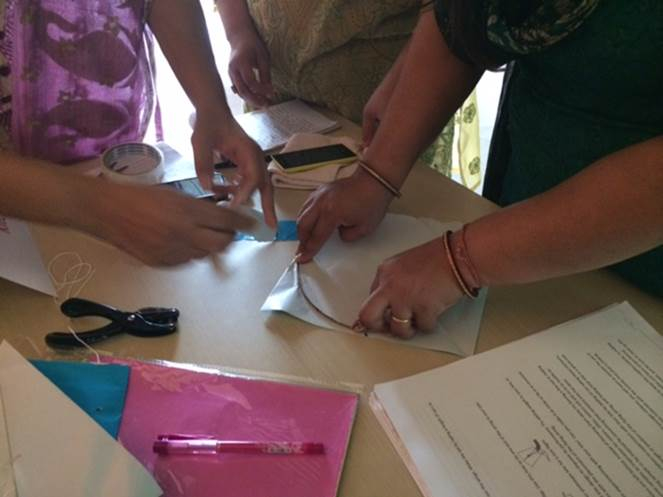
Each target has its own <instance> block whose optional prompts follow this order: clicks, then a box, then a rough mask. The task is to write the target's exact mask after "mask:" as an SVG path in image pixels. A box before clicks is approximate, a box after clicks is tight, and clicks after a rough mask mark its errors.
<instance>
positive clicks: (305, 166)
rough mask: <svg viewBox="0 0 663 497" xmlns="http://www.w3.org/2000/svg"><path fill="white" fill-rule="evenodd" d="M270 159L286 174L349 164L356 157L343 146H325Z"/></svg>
mask: <svg viewBox="0 0 663 497" xmlns="http://www.w3.org/2000/svg"><path fill="white" fill-rule="evenodd" d="M272 159H273V160H274V162H276V163H277V164H278V165H280V166H281V167H282V168H283V170H284V171H286V172H288V173H296V172H301V171H308V170H309V169H315V168H316V167H321V166H325V165H327V164H331V163H334V164H339V163H340V164H351V163H352V162H354V161H356V160H357V155H356V154H355V153H354V152H353V151H352V150H350V149H349V148H348V147H346V146H345V145H341V144H335V145H325V146H324V147H316V148H307V149H304V150H295V151H292V152H283V153H281V154H272Z"/></svg>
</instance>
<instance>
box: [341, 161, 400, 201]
mask: <svg viewBox="0 0 663 497" xmlns="http://www.w3.org/2000/svg"><path fill="white" fill-rule="evenodd" d="M352 178H353V180H354V181H355V182H357V184H358V185H360V186H361V189H362V191H365V192H367V195H370V196H371V197H378V198H380V200H382V201H383V202H384V203H385V204H389V203H391V201H392V200H393V199H394V198H395V196H394V195H393V193H392V192H391V191H389V189H388V188H385V186H384V185H382V184H381V183H380V182H379V181H377V180H376V179H375V177H373V176H371V175H370V174H369V173H368V172H367V171H366V170H365V169H363V168H362V167H360V166H357V170H356V171H355V173H354V174H353V175H352Z"/></svg>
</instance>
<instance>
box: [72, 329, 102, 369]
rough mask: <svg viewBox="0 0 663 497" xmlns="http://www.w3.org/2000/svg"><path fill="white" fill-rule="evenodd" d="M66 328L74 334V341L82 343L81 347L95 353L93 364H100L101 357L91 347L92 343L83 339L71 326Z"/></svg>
mask: <svg viewBox="0 0 663 497" xmlns="http://www.w3.org/2000/svg"><path fill="white" fill-rule="evenodd" d="M68 329H69V333H71V334H72V335H73V336H74V338H75V339H76V341H78V342H79V343H81V344H82V345H83V347H85V348H86V349H88V350H89V351H90V352H92V353H93V354H94V355H95V357H96V361H95V364H98V365H101V357H100V356H99V352H97V351H96V350H95V349H94V348H93V347H92V345H90V344H89V343H87V342H86V341H85V340H83V339H82V338H81V337H79V336H78V335H77V334H76V332H75V331H74V329H73V328H72V327H71V326H68Z"/></svg>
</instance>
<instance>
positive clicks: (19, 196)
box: [0, 151, 98, 229]
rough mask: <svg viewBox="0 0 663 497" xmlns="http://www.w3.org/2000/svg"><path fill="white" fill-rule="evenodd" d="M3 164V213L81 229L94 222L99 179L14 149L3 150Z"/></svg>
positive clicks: (0, 160) (0, 198)
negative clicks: (21, 153)
mask: <svg viewBox="0 0 663 497" xmlns="http://www.w3.org/2000/svg"><path fill="white" fill-rule="evenodd" d="M0 164H2V165H0V214H2V215H6V216H10V217H16V218H19V219H25V220H27V221H34V222H39V223H45V224H55V225H61V226H70V227H75V228H79V229H85V228H86V227H87V225H89V224H91V223H92V221H91V220H90V219H88V218H89V217H90V212H91V208H92V206H91V205H90V202H88V200H90V198H89V194H90V193H89V192H90V191H91V190H94V188H95V187H94V184H95V183H97V182H98V181H97V180H94V179H92V178H88V177H85V176H82V175H80V174H77V173H74V172H72V171H68V170H66V168H63V167H60V166H56V165H54V164H50V163H46V162H43V161H38V160H35V159H29V158H25V157H21V156H20V155H18V154H14V153H12V152H5V151H0ZM92 195H93V196H94V194H92Z"/></svg>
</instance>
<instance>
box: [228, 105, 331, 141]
mask: <svg viewBox="0 0 663 497" xmlns="http://www.w3.org/2000/svg"><path fill="white" fill-rule="evenodd" d="M235 119H236V120H237V122H238V123H239V125H240V126H241V127H242V128H243V129H244V131H245V132H246V134H247V135H249V136H250V137H251V138H253V139H254V140H255V141H256V142H257V143H258V145H260V148H261V149H262V150H263V151H265V152H268V151H271V150H274V149H276V148H278V147H281V146H283V145H285V143H286V142H287V141H288V140H289V139H290V137H291V136H292V135H294V134H295V133H303V132H307V133H328V132H329V131H332V130H333V129H336V128H338V127H339V124H338V122H336V121H332V120H331V119H327V118H326V117H325V116H323V115H322V114H320V113H319V112H317V111H315V110H313V109H312V108H311V107H309V106H308V105H306V104H305V103H304V102H302V101H300V100H288V101H287V102H283V103H280V104H276V105H272V106H270V107H266V108H264V109H260V110H255V111H253V112H247V113H246V114H240V115H238V116H236V117H235Z"/></svg>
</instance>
